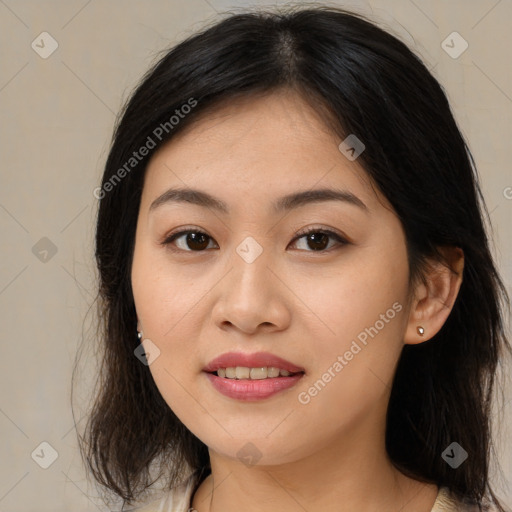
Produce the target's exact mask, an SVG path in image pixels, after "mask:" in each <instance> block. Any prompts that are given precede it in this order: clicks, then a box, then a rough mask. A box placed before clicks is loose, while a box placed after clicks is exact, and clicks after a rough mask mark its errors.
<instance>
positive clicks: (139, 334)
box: [137, 331, 142, 340]
mask: <svg viewBox="0 0 512 512" xmlns="http://www.w3.org/2000/svg"><path fill="white" fill-rule="evenodd" d="M137 338H139V340H141V339H142V332H140V331H137Z"/></svg>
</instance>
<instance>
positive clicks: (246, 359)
mask: <svg viewBox="0 0 512 512" xmlns="http://www.w3.org/2000/svg"><path fill="white" fill-rule="evenodd" d="M236 366H243V367H247V368H263V367H265V366H266V367H274V368H279V369H281V370H287V371H289V372H290V373H297V372H303V371H304V368H301V367H300V366H296V365H294V364H293V363H291V362H290V361H287V360H286V359H282V358H281V357H278V356H275V355H274V354H271V353H269V352H256V353H255V354H244V353H242V352H226V353H225V354H221V355H220V356H218V357H216V358H215V359H212V360H211V361H210V362H209V363H208V364H207V365H206V366H205V367H204V368H203V371H204V372H215V371H217V370H218V369H219V368H234V367H236Z"/></svg>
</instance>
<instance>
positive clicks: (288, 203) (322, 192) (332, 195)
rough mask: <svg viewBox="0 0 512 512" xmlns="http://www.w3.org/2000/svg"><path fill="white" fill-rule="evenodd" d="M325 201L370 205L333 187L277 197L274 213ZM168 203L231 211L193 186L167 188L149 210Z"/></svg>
mask: <svg viewBox="0 0 512 512" xmlns="http://www.w3.org/2000/svg"><path fill="white" fill-rule="evenodd" d="M325 201H341V202H344V203H347V204H351V205H354V206H357V207H359V208H361V209H362V210H364V211H365V212H366V213H368V212H369V210H368V207H367V206H366V205H365V204H364V203H363V201H361V199H359V198H358V197H357V196H356V195H354V194H352V192H349V191H348V190H336V189H332V188H322V189H315V190H304V191H299V192H294V193H292V194H288V195H286V196H283V197H280V198H279V199H277V200H276V201H275V202H274V203H273V204H272V208H273V211H274V213H282V212H284V211H289V210H293V209H295V208H299V207H301V206H305V205H307V204H311V203H320V202H325ZM168 203H191V204H195V205H198V206H202V207H204V208H211V209H213V210H216V211H218V212H220V213H224V214H228V213H229V207H228V205H227V204H226V203H225V202H224V201H222V200H220V199H218V198H216V197H214V196H212V195H210V194H208V193H207V192H203V191H201V190H197V189H193V188H170V189H168V190H166V191H165V192H164V193H163V194H162V195H160V196H158V197H157V198H156V199H155V200H154V201H153V202H152V203H151V206H150V207H149V211H150V212H151V211H153V210H155V209H156V208H158V207H159V206H162V205H164V204H168Z"/></svg>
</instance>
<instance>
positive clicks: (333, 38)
mask: <svg viewBox="0 0 512 512" xmlns="http://www.w3.org/2000/svg"><path fill="white" fill-rule="evenodd" d="M95 194H96V196H97V197H98V198H99V199H100V205H99V213H98V223H97V235H96V257H97V262H98V268H99V273H100V298H101V299H102V300H101V302H100V314H101V318H102V320H103V322H104V323H103V327H104V331H103V340H102V342H103V352H102V353H103V362H104V366H103V371H102V374H101V379H100V380H99V381H98V383H99V390H98V396H97V398H96V402H95V406H94V408H93V410H92V412H91V415H90V418H89V423H88V428H87V429H86V432H85V434H84V435H83V436H82V437H81V439H80V442H81V450H82V454H83V456H84V458H85V460H86V461H87V463H88V464H89V467H90V468H91V470H92V472H93V474H94V476H95V477H96V479H97V480H98V481H99V482H100V483H101V484H102V485H103V486H105V488H106V489H108V490H111V491H113V493H114V494H115V495H117V496H119V497H121V498H123V499H124V500H125V503H124V507H123V510H130V506H131V507H132V508H131V509H133V506H134V505H136V506H137V508H135V509H134V510H169V511H170V510H173V511H185V510H196V511H198V512H207V511H210V512H213V511H219V510H222V511H224V512H230V511H232V510H241V509H242V510H245V511H258V510H268V509H269V508H271V507H272V508H273V509H275V510H286V511H288V510H289V511H292V510H308V511H316V510H322V511H324V512H325V511H331V510H332V511H334V510H336V511H339V510H358V511H370V510H371V511H373V510H379V511H388V510H389V511H396V510H401V511H403V512H412V511H415V512H428V511H438V510H487V509H488V508H487V506H488V505H492V506H493V507H494V508H495V509H496V510H501V511H502V510H504V508H503V507H502V505H500V503H499V501H498V499H497V498H496V496H495V494H494V493H493V491H492V489H491V487H490V484H489V476H488V465H489V450H490V448H491V447H492V444H491V436H490V434H491V433H490V400H491V394H492V390H493V383H494V378H495V373H496V367H497V364H498V361H499V358H500V356H501V355H502V354H504V353H505V350H510V345H509V344H508V341H507V339H506V337H505V335H504V331H503V326H502V322H503V320H502V315H503V310H502V306H503V303H504V301H506V300H508V297H507V295H506V291H505V289H504V286H503V284H502V282H501V280H500V277H499V275H498V273H497V271H496V268H495V264H494V262H493V260H492V257H491V254H490V251H489V247H488V241H487V237H486V233H485V230H484V225H483V214H482V211H485V212H486V209H485V205H484V203H483V200H482V197H481V193H480V189H479V185H478V178H477V174H476V170H475V169H474V165H473V161H472V159H471V154H470V152H469V150H468V148H467V146H466V143H465V141H464V139H463V137H462V136H461V134H460V132H459V130H458V128H457V125H456V123H455V121H454V119H453V116H452V114H451V112H450V107H449V104H448V101H447V99H446V96H445V94H444V92H443V90H442V88H441V87H440V85H439V84H438V82H437V81H436V80H435V79H434V78H433V77H432V76H431V75H430V73H429V72H428V70H427V69H426V67H425V66H424V65H423V64H422V62H421V61H420V60H419V59H418V58H417V57H416V56H415V55H414V54H413V53H412V52H411V51H410V50H409V49H408V48H407V47H406V46H405V45H404V44H403V43H402V42H400V41H399V40H397V39H396V38H395V37H393V36H391V35H390V34H388V33H386V32H385V31H383V30H381V29H380V28H378V27H376V26H375V25H373V24H372V23H371V22H370V21H368V20H366V19H364V18H363V17H362V16H360V15H355V14H351V13H349V12H347V11H343V10H340V9H333V8H315V9H298V10H297V9H296V10H290V11H288V12H286V13H252V14H240V15H233V16H230V17H229V18H227V19H225V20H223V21H221V22H219V23H217V24H216V25H214V26H212V27H211V28H209V29H206V30H204V31H203V32H201V33H199V34H197V35H195V36H193V37H190V38H189V39H187V40H186V41H184V42H182V43H181V44H179V45H177V46H176V47H175V48H173V49H172V50H171V51H169V52H168V53H167V54H166V55H165V56H164V57H163V58H162V59H161V60H160V61H159V62H158V63H157V65H156V66H155V67H154V68H153V69H152V70H151V71H150V72H148V74H147V75H146V76H145V77H144V79H143V81H142V83H141V84H140V86H139V87H138V88H137V90H136V91H135V93H134V94H133V96H132V97H131V99H130V100H129V101H128V103H127V105H126V107H125V109H124V112H123V114H122V116H121V118H120V121H119V123H118V126H117V128H116V132H115V136H114V140H113V144H112V147H111V150H110V154H109V156H108V160H107V164H106V168H105V172H104V175H103V181H102V186H101V187H100V188H98V189H97V190H96V192H95ZM154 472H156V473H154ZM162 476H165V477H166V487H165V489H164V491H165V492H164V493H163V495H162V496H159V497H158V498H157V499H156V500H154V496H153V497H152V498H151V499H149V495H148V494H147V493H145V492H144V491H145V490H146V489H148V488H149V486H150V485H151V484H152V483H154V482H155V481H156V480H157V479H159V478H160V477H162ZM151 500H153V501H152V503H151V505H148V506H144V505H143V503H144V502H150V501H151Z"/></svg>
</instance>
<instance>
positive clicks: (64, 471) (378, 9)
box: [0, 0, 512, 512]
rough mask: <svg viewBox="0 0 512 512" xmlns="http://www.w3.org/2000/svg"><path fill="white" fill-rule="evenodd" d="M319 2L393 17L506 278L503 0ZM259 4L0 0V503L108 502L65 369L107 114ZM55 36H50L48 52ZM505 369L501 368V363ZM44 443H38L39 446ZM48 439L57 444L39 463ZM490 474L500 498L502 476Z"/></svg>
mask: <svg viewBox="0 0 512 512" xmlns="http://www.w3.org/2000/svg"><path fill="white" fill-rule="evenodd" d="M278 3H279V4H284V3H285V2H278ZM312 3H314V2H312ZM331 4H332V5H340V6H341V5H342V6H346V7H352V8H354V10H357V11H358V12H361V13H365V14H368V15H370V16H371V17H372V18H373V19H374V20H375V21H378V22H379V23H380V24H382V25H383V26H384V27H385V28H387V29H389V30H391V31H392V32H394V34H395V35H397V36H398V37H400V38H401V39H403V40H404V41H405V42H406V43H408V44H409V45H410V46H412V47H413V48H414V49H415V50H416V51H417V53H419V54H420V55H421V56H422V57H423V59H424V60H425V62H426V63H427V65H428V66H429V68H431V69H432V71H433V73H434V75H435V76H436V77H437V78H438V80H439V81H440V82H441V84H442V85H443V87H444V88H445V90H446V92H447V94H448V97H449V99H450V101H451V105H452V108H453V111H454V113H455V116H456V118H457V121H458V123H459V126H460V127H461V129H462V132H463V134H464V135H465V137H466V138H467V140H468V141H469V145H470V148H471V149H472V151H473V154H474V157H475V159H476V163H477V166H478V168H479V171H480V174H481V177H482V187H483V191H484V194H485V197H486V201H487V204H488V207H489V210H490V211H491V212H492V214H491V217H492V222H493V226H494V231H493V234H492V237H493V244H494V247H493V250H494V253H495V255H496V259H497V261H498V264H499V267H500V269H501V272H502V275H503V277H504V280H505V282H506V284H507V288H508V290H509V292H511V283H512V268H511V254H512V236H511V230H512V227H511V222H510V220H511V210H512V173H511V171H510V161H511V160H512V150H511V148H512V144H511V143H510V136H511V134H512V130H511V119H512V116H511V114H512V72H511V66H510V48H512V31H511V29H510V27H511V22H512V2H511V1H510V0H498V1H497V0H457V1H456V0H452V1H450V2H446V1H444V0H428V1H420V0H414V1H413V0H381V1H370V2H364V1H357V2H356V1H352V2H331ZM257 5H271V4H268V3H267V4H263V3H260V2H251V3H249V2H243V1H238V2H232V1H228V0H186V1H185V0H182V1H179V0H167V1H163V0H162V1H160V0H159V1H153V2H148V1H146V2H144V1H142V0H138V1H136V0H123V1H122V2H121V1H120V0H109V1H106V0H89V1H87V0H72V1H63V0H61V1H56V0H55V1H22V0H21V1H16V0H0V44H1V47H2V56H1V66H0V108H1V113H2V115H1V122H2V128H1V138H0V155H1V159H2V160H1V170H0V173H1V182H0V183H1V188H0V227H1V232H2V255H1V259H0V314H1V326H2V328H1V336H2V349H3V354H2V357H1V363H0V364H1V374H0V379H1V390H2V392H1V399H0V434H1V435H0V439H1V441H0V443H1V454H2V455H1V464H0V512H4V511H13V512H15V511H33V510H38V511H41V512H42V511H52V512H59V511H66V512H67V511H70V510H73V511H76V512H78V511H95V510H106V509H105V507H104V506H102V504H101V502H100V500H99V498H98V492H97V490H96V489H95V487H94V485H93V483H92V482H90V481H88V480H87V478H86V474H85V471H84V468H83V467H82V465H81V460H80V457H79V453H78V449H77V444H76V435H75V429H74V422H73V416H72V413H71V407H70V382H71V372H72V367H73V362H74V358H75V354H76V351H77V348H78V344H79V342H80V340H81V339H82V337H83V336H85V337H86V338H87V337H91V336H93V334H94V333H93V329H94V318H93V315H92V313H90V314H87V313H88V311H89V308H90V306H91V304H92V302H93V299H94V295H95V279H96V272H95V269H94V261H93V235H94V218H95V213H96V208H97V205H98V201H97V200H96V199H95V197H94V196H93V190H94V189H95V187H97V186H98V185H99V181H100V176H101V172H102V167H103V165H104V162H105V158H106V155H107V151H108V147H109V143H110V138H111V133H112V128H113V125H114V120H115V114H116V112H117V111H118V110H119V108H120V106H121V104H122V102H123V100H124V99H125V98H126V97H127V95H128V94H129V93H130V91H131V89H132V87H133V86H134V85H135V84H136V82H137V80H138V79H139V78H140V77H141V76H142V74H143V73H144V72H145V71H146V69H147V68H148V67H149V66H150V65H151V63H153V62H154V61H155V59H156V57H157V52H159V51H160V50H163V49H165V48H167V47H169V46H170V45H172V44H174V43H176V42H177V41H179V40H181V39H183V38H184V37H186V36H188V35H190V34H191V33H192V32H194V31H196V30H198V29H199V28H201V27H202V26H204V25H205V24H210V23H212V22H213V21H214V20H216V19H218V18H219V17H221V16H223V14H222V12H223V11H224V10H226V9H231V8H240V7H244V6H257ZM273 5H275V4H273ZM454 31H456V32H458V33H459V34H460V35H461V37H462V38H464V40H465V41H467V43H468V48H467V49H466V51H464V52H463V53H462V54H461V55H460V56H457V58H453V57H454V56H453V55H452V56H450V55H449V54H448V53H447V52H446V51H445V50H444V49H443V46H442V45H443V41H445V40H447V43H444V44H445V45H446V44H449V45H450V46H453V48H452V49H451V50H449V51H451V52H452V53H453V52H459V51H460V50H461V49H462V48H463V46H462V44H463V41H462V40H460V39H453V36H451V38H448V39H446V38H447V37H448V36H449V35H450V34H452V32H454ZM42 32H47V33H48V34H50V36H51V38H53V40H54V41H56V43H53V42H52V40H51V39H50V36H47V35H44V36H39V35H40V34H41V33H42ZM456 37H457V36H456ZM41 39H43V41H42V42H41ZM452 39H453V41H454V42H453V43H451V41H452ZM33 42H34V43H33ZM32 44H34V47H33V46H32ZM52 44H58V48H57V49H56V51H54V53H52V54H51V55H49V56H48V55H47V53H49V51H50V50H51V49H52V46H51V45H52ZM45 52H46V53H45ZM43 57H46V58H43ZM396 142H397V144H400V141H396ZM84 319H85V320H84ZM508 328H509V329H510V323H509V321H508ZM86 347H87V345H86ZM93 356H94V353H87V350H86V353H85V354H84V362H83V364H82V370H81V373H80V382H79V384H80V386H79V387H80V389H79V390H78V391H77V396H76V402H77V403H78V408H77V417H76V421H77V422H80V420H83V411H85V407H86V405H87V401H86V399H87V398H88V391H87V390H88V389H89V388H90V386H91V385H92V384H93V383H94V381H95V366H94V360H93V359H94V357H93ZM504 371H505V372H506V374H507V375H510V370H509V367H508V368H505V369H504ZM508 380H510V379H508ZM511 399H512V393H511V390H510V387H509V389H506V396H505V401H506V402H507V406H506V407H505V409H502V408H498V407H496V413H499V414H501V415H502V419H501V420H500V425H501V430H500V432H499V434H500V435H499V436H498V435H497V437H496V443H497V447H498V450H497V451H498V461H499V462H500V464H501V465H502V468H503V470H504V472H505V475H512V454H511V449H510V448H511V442H510V437H511V429H510V427H509V424H510V418H511V405H512V404H511ZM496 417H497V418H499V416H496ZM79 424H80V425H82V423H79ZM44 442H45V443H49V445H50V446H51V447H50V446H47V445H43V446H40V445H41V443H44ZM52 450H55V454H56V455H57V458H56V459H55V460H54V461H53V463H52V464H51V465H50V466H49V467H48V468H47V469H43V468H42V467H41V466H40V464H43V465H44V464H45V463H46V464H48V463H49V462H52V459H51V456H52V453H54V452H53V451H52ZM495 485H496V487H497V489H498V491H499V492H500V494H501V495H502V496H503V497H505V498H506V503H507V504H509V505H510V504H512V490H511V488H510V481H509V482H507V481H501V480H496V482H495Z"/></svg>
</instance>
